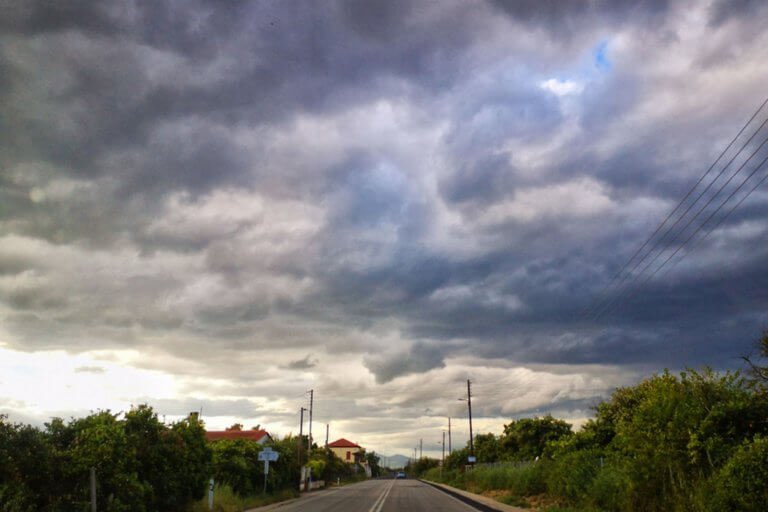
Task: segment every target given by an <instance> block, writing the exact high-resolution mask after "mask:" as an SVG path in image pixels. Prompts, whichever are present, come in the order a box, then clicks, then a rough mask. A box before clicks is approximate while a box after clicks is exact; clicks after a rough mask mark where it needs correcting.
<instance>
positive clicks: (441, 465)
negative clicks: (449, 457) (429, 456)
mask: <svg viewBox="0 0 768 512" xmlns="http://www.w3.org/2000/svg"><path fill="white" fill-rule="evenodd" d="M443 466H445V430H443V458H442V462H441V463H440V468H441V471H442V467H443Z"/></svg>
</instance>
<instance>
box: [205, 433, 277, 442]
mask: <svg viewBox="0 0 768 512" xmlns="http://www.w3.org/2000/svg"><path fill="white" fill-rule="evenodd" d="M205 439H206V440H207V441H220V440H222V439H246V440H248V441H256V442H257V443H259V444H264V443H266V442H267V441H270V440H271V439H272V437H270V435H269V433H268V432H267V431H266V430H215V431H207V432H206V433H205Z"/></svg>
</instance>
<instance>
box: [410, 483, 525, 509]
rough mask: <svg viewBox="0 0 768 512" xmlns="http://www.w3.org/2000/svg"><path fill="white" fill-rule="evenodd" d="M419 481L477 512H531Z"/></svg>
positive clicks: (462, 491)
mask: <svg viewBox="0 0 768 512" xmlns="http://www.w3.org/2000/svg"><path fill="white" fill-rule="evenodd" d="M419 481H420V482H424V483H425V484H428V485H431V486H432V487H434V488H435V489H438V490H440V491H442V492H444V493H446V494H448V495H450V496H453V497H454V498H456V499H457V500H459V501H463V502H464V503H466V504H467V505H469V506H471V507H474V508H476V509H477V510H482V511H483V512H531V509H525V508H520V507H513V506H512V505H505V504H504V503H500V502H498V501H496V500H494V499H492V498H488V497H487V496H481V495H480V494H475V493H471V492H467V491H464V490H461V489H457V488H455V487H451V486H450V485H445V484H439V483H437V482H432V481H430V480H422V479H419Z"/></svg>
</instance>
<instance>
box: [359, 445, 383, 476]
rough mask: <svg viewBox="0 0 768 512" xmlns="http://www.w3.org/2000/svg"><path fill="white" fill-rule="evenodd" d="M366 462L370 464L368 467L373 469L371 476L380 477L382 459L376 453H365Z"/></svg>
mask: <svg viewBox="0 0 768 512" xmlns="http://www.w3.org/2000/svg"><path fill="white" fill-rule="evenodd" d="M363 456H364V459H365V461H366V462H367V463H368V467H370V468H371V476H373V477H374V478H375V477H377V476H379V475H380V474H381V467H380V466H379V462H380V461H381V457H379V456H378V455H377V454H376V452H373V451H371V452H365V453H364V454H363Z"/></svg>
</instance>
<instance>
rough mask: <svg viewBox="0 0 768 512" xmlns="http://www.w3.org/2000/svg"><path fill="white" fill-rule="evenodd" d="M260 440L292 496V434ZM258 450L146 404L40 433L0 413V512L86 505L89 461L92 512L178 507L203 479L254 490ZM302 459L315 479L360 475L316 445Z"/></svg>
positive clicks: (277, 482) (295, 469) (270, 481)
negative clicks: (167, 421) (209, 434)
mask: <svg viewBox="0 0 768 512" xmlns="http://www.w3.org/2000/svg"><path fill="white" fill-rule="evenodd" d="M303 445H304V446H306V437H305V438H304V443H303ZM266 446H270V447H271V448H272V449H273V450H275V451H277V452H278V453H279V454H280V458H279V461H278V462H276V463H272V464H270V470H269V474H268V475H267V490H268V492H270V493H274V494H275V495H280V496H284V495H286V491H291V493H293V492H295V491H296V489H297V488H298V485H299V463H298V448H299V439H298V438H296V437H291V436H288V437H286V438H284V439H273V440H271V441H269V442H268V444H267V445H266ZM264 448H265V446H264V445H259V444H257V443H256V442H254V441H250V440H220V441H215V442H212V443H209V442H207V441H206V440H205V429H204V425H203V423H202V422H200V421H198V420H197V419H196V418H194V417H193V418H188V419H185V420H183V421H180V422H177V423H174V424H172V425H170V426H167V425H164V424H163V423H162V422H160V421H159V420H158V417H157V414H155V412H154V411H153V410H152V408H151V407H148V406H146V405H141V406H139V407H136V408H133V409H131V410H130V411H129V412H127V413H125V414H124V415H120V414H112V413H111V412H109V411H99V412H96V413H93V414H91V415H89V416H87V417H85V418H79V419H71V420H70V421H68V422H65V421H63V420H62V419H54V420H52V421H51V422H50V423H47V424H45V427H44V428H43V429H37V428H34V427H31V426H29V425H22V424H14V423H9V422H8V421H7V418H6V417H4V416H1V415H0V512H29V511H36V512H84V511H86V510H90V507H89V504H90V501H89V500H90V479H89V476H90V468H91V467H94V468H95V469H96V474H97V480H98V493H97V496H98V510H100V511H105V512H124V511H125V512H128V511H130V512H145V511H146V512H154V511H160V510H162V511H170V512H185V511H187V510H190V509H191V506H192V505H193V504H194V503H196V502H200V500H202V499H203V498H204V495H205V491H206V488H207V483H208V479H209V478H211V477H213V478H214V480H215V482H216V484H217V486H225V487H226V488H227V489H229V490H231V492H233V493H235V494H236V495H238V496H239V497H242V498H247V497H249V496H254V495H260V494H261V493H262V489H263V485H264V463H263V462H262V461H259V460H258V455H259V452H260V451H261V450H263V449H264ZM367 455H368V458H370V459H372V461H374V462H375V461H376V460H378V458H377V457H376V455H375V454H367ZM305 457H306V453H305ZM309 465H310V467H311V468H312V471H313V473H314V475H313V476H314V478H316V479H324V480H328V481H336V479H340V480H344V481H350V480H357V479H362V478H365V472H364V470H363V468H362V467H359V466H358V465H351V464H347V463H345V462H343V461H342V460H341V459H339V458H338V457H337V456H335V455H334V454H333V452H331V451H330V450H325V449H321V448H318V447H317V446H314V447H313V450H312V451H311V455H310V459H309Z"/></svg>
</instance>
